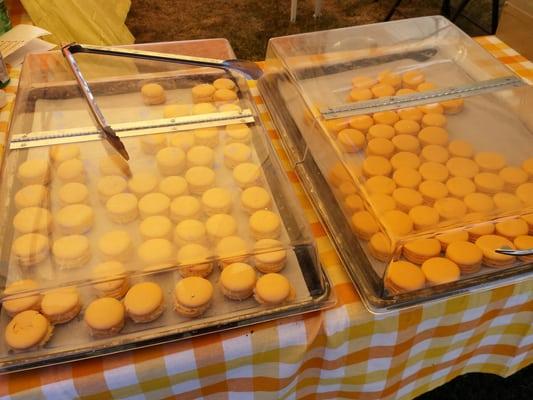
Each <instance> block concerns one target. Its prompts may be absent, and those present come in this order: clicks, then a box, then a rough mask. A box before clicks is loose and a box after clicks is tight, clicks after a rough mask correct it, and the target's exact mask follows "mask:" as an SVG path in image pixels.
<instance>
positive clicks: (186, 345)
mask: <svg viewBox="0 0 533 400" xmlns="http://www.w3.org/2000/svg"><path fill="white" fill-rule="evenodd" d="M479 41H480V43H481V44H482V45H483V46H485V47H486V48H487V49H488V50H489V51H491V52H492V53H493V54H494V55H495V56H497V57H498V58H500V59H501V60H502V61H503V62H505V63H506V64H507V65H509V66H510V67H511V68H512V69H514V70H515V71H517V72H518V73H519V74H520V75H522V76H524V77H531V76H532V75H531V74H532V73H533V66H532V65H531V63H528V62H527V61H524V60H523V59H522V58H521V57H520V56H519V55H518V54H516V53H515V52H513V51H512V50H511V49H509V48H508V47H507V46H505V44H503V43H502V42H501V41H499V40H498V39H496V38H495V37H485V38H480V39H479ZM18 73H19V71H17V70H11V74H12V82H11V84H10V85H9V87H8V89H7V91H8V93H9V101H10V102H9V104H8V105H7V106H6V107H5V108H4V109H3V110H2V112H1V113H0V121H1V122H0V131H2V132H3V135H4V138H5V132H6V131H7V122H8V120H9V117H10V114H11V110H12V101H13V97H14V92H15V88H16V85H17V82H18V79H17V78H18ZM251 90H252V93H253V94H254V96H255V98H256V100H257V103H258V107H259V109H260V112H261V117H262V118H263V121H264V122H265V124H266V127H267V130H268V134H269V136H270V138H271V140H272V143H273V145H274V147H275V149H276V151H277V152H278V154H279V156H280V158H281V160H282V161H283V163H284V167H285V169H286V172H287V174H288V176H289V178H290V180H291V181H292V182H293V184H294V188H295V191H296V193H297V195H298V198H299V199H300V201H301V203H302V207H303V209H304V210H305V214H306V215H307V217H308V219H309V222H310V224H311V226H312V230H313V233H314V235H315V237H316V240H317V245H318V250H319V253H320V258H321V261H322V263H323V265H324V266H325V268H326V270H327V271H328V273H329V276H330V277H331V279H332V281H333V284H334V286H335V291H336V293H337V297H338V300H339V304H338V305H337V306H336V307H335V308H333V309H330V310H327V311H324V312H315V313H311V314H308V315H305V316H298V317H293V318H290V319H284V320H281V321H274V322H267V323H263V324H259V325H255V326H252V327H247V328H240V329H235V330H232V331H228V332H224V333H220V334H213V335H209V336H204V337H198V338H195V339H189V340H184V341H180V342H176V343H169V344H163V345H158V346H153V347H149V348H146V349H138V350H134V351H129V352H124V353H121V354H116V355H110V356H106V357H99V358H94V359H89V360H85V361H80V362H75V363H70V364H64V365H60V366H53V367H48V368H41V369H37V370H31V371H26V372H20V373H13V374H9V375H3V376H0V398H2V399H22V398H33V399H37V398H49V399H63V398H82V399H95V400H96V399H98V400H102V399H118V398H135V399H137V398H138V399H141V398H143V399H144V398H153V399H163V398H175V397H179V398H180V399H198V398H208V399H209V398H211V399H229V398H238V399H251V398H254V399H269V400H270V399H274V398H275V399H331V398H362V399H407V398H412V397H414V396H417V395H419V394H421V393H424V392H426V391H428V390H431V389H433V388H435V387H437V386H439V385H442V384H444V383H446V382H448V381H449V380H451V379H453V378H454V377H456V376H458V375H461V374H464V373H468V372H489V373H495V374H498V375H501V376H508V375H510V374H512V373H513V372H515V371H517V370H519V369H521V368H523V367H525V366H526V365H528V364H530V363H531V362H532V360H533V327H532V325H531V320H532V319H533V298H532V297H531V293H533V280H532V279H529V280H526V281H524V282H522V283H520V284H516V285H512V286H506V287H502V288H499V289H495V290H490V291H483V292H478V293H469V294H466V295H464V296H461V297H457V298H453V299H450V300H445V301H440V302H438V303H433V304H430V305H426V306H419V307H415V308H412V309H409V310H406V311H402V312H394V313H390V314H387V315H382V316H381V315H373V314H370V313H369V312H368V311H366V309H365V307H364V306H363V305H362V303H361V301H360V299H359V297H358V295H357V293H356V291H355V290H354V288H353V286H352V284H351V283H350V281H349V279H348V277H347V275H346V273H345V272H344V270H343V268H342V266H341V264H340V261H339V259H338V258H337V256H336V254H335V252H334V250H333V247H332V245H331V243H330V241H329V239H328V237H327V235H326V233H325V231H324V229H323V227H322V225H321V224H320V222H319V221H318V218H317V216H316V214H315V213H314V211H313V209H312V206H311V204H310V203H309V201H308V199H307V198H306V196H305V194H304V192H303V190H302V188H301V186H300V184H299V182H298V178H297V176H296V175H295V173H294V171H292V170H290V168H289V166H288V163H287V156H286V154H285V152H284V150H283V149H282V147H281V143H280V141H279V137H278V134H277V132H276V131H275V129H274V127H273V125H272V122H271V120H270V117H269V115H268V113H267V112H266V109H265V107H264V105H263V102H262V99H261V98H260V97H259V94H258V92H257V89H256V88H255V85H254V84H253V83H252V85H251Z"/></svg>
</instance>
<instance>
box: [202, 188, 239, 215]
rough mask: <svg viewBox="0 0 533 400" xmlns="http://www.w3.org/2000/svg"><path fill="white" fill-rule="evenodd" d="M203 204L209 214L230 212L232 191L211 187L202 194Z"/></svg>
mask: <svg viewBox="0 0 533 400" xmlns="http://www.w3.org/2000/svg"><path fill="white" fill-rule="evenodd" d="M201 201H202V206H203V210H204V212H205V213H206V214H207V215H214V214H228V213H229V212H230V211H231V206H232V200H231V193H230V192H229V191H228V190H227V189H224V188H211V189H209V190H206V191H205V192H204V193H203V194H202V200H201Z"/></svg>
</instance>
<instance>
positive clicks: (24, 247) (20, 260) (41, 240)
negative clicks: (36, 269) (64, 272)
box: [11, 233, 50, 267]
mask: <svg viewBox="0 0 533 400" xmlns="http://www.w3.org/2000/svg"><path fill="white" fill-rule="evenodd" d="M49 253H50V241H49V240H48V237H47V236H45V235H42V234H40V233H26V234H24V235H21V236H19V237H18V238H16V239H15V240H14V241H13V246H12V248H11V254H13V256H14V257H15V260H16V261H17V264H18V265H20V266H21V267H31V266H34V265H37V264H39V263H41V262H43V261H44V260H46V259H47V258H48V254H49Z"/></svg>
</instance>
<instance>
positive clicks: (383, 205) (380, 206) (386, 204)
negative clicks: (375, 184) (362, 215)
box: [354, 192, 396, 215]
mask: <svg viewBox="0 0 533 400" xmlns="http://www.w3.org/2000/svg"><path fill="white" fill-rule="evenodd" d="M393 193H394V192H393ZM368 200H369V202H370V204H371V205H372V209H373V210H374V211H375V212H376V214H377V215H381V214H383V213H385V212H387V211H391V210H394V209H395V208H396V201H395V200H394V199H393V198H392V196H389V195H387V194H381V193H374V194H371V195H370V196H368ZM363 209H364V207H363V206H361V208H360V209H359V210H363ZM359 210H354V211H359Z"/></svg>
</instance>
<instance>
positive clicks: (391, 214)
mask: <svg viewBox="0 0 533 400" xmlns="http://www.w3.org/2000/svg"><path fill="white" fill-rule="evenodd" d="M381 222H382V223H383V225H384V226H385V227H386V228H387V229H388V230H389V232H391V233H392V234H393V235H397V236H404V235H407V234H408V233H410V232H411V231H412V230H413V221H412V220H411V218H409V215H407V214H406V213H404V212H403V211H400V210H391V211H387V212H385V213H383V215H382V216H381Z"/></svg>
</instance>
